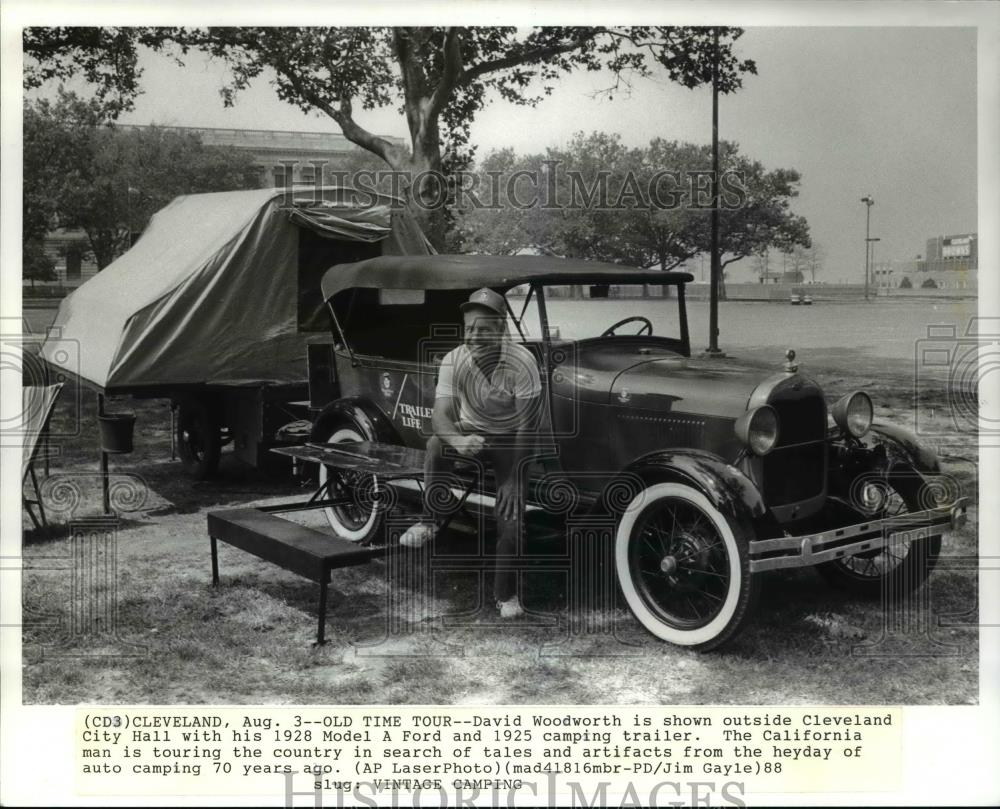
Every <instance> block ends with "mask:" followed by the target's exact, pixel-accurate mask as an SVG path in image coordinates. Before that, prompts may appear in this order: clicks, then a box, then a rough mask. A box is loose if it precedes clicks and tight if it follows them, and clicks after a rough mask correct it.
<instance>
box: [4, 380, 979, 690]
mask: <svg viewBox="0 0 1000 809" xmlns="http://www.w3.org/2000/svg"><path fill="white" fill-rule="evenodd" d="M843 367H844V365H842V364H841V365H837V366H832V367H829V368H827V369H816V368H813V367H811V368H810V369H809V370H810V372H813V373H815V375H816V378H817V379H818V380H819V381H820V382H821V384H823V385H824V386H825V388H826V389H827V391H828V393H829V394H840V393H843V392H846V391H847V390H850V389H855V388H865V389H867V390H869V392H871V393H872V396H873V399H874V401H875V404H876V416H877V418H879V419H886V420H892V421H898V422H900V423H902V424H904V425H906V424H909V423H912V412H911V411H912V405H911V401H910V399H911V396H912V382H911V381H908V380H907V378H906V377H905V373H904V371H903V369H899V370H898V371H897V373H896V374H895V375H894V374H893V373H891V372H887V371H886V370H885V369H884V368H880V367H876V366H871V367H862V368H854V369H853V370H852V371H851V373H847V372H845V371H843V370H842V369H843ZM921 396H922V398H923V400H924V403H925V404H926V402H927V401H929V402H931V403H932V404H933V403H934V402H936V401H939V402H940V409H939V414H944V413H945V412H946V407H945V404H946V402H945V394H944V390H943V388H942V389H940V390H935V389H924V390H922V391H921ZM92 399H93V397H92V396H84V397H83V407H84V410H83V412H82V414H81V415H80V417H79V419H78V421H79V424H80V426H81V432H80V434H79V435H78V436H75V437H71V438H67V439H64V440H60V441H57V442H56V445H57V447H58V449H59V450H60V456H59V458H58V459H57V460H56V461H55V462H54V464H53V470H52V471H53V475H66V474H73V475H76V477H74V478H73V480H74V481H75V484H74V485H75V486H76V491H78V493H79V498H80V499H79V502H78V503H77V504H76V506H75V508H74V509H73V510H69V508H68V507H66V504H65V503H64V504H63V506H64V510H62V511H59V510H58V509H53V514H52V516H53V520H54V522H55V524H56V530H55V531H54V536H53V538H45V537H43V536H41V535H40V534H39V532H36V531H33V530H26V531H25V544H24V557H25V558H24V575H23V585H24V586H23V607H24V646H23V694H24V701H25V702H26V703H43V704H49V703H59V704H66V703H69V704H73V703H87V702H95V703H101V702H104V703H219V704H227V703H237V704H240V703H247V704H254V703H293V704H300V703H320V704H325V703H333V704H337V703H340V704H349V703H413V704H428V703H454V704H461V703H465V704H493V703H497V704H502V703H515V704H516V703H537V704H544V703H565V704H571V703H572V704H586V703H653V704H712V703H721V704H817V703H819V704H822V703H830V704H834V703H839V704H864V703H901V704H968V703H975V702H976V701H977V699H978V696H977V695H978V645H977V632H976V629H975V626H974V624H975V613H976V607H977V603H978V601H977V591H976V572H975V570H970V569H968V568H969V567H970V566H971V565H964V566H963V565H942V566H941V567H940V569H939V570H938V571H936V572H935V573H934V574H933V575H932V577H931V579H930V582H929V584H928V586H927V587H925V588H924V590H922V591H921V593H920V595H919V596H918V597H916V598H914V599H912V600H911V601H910V602H908V604H907V605H906V607H905V608H898V609H897V608H892V609H888V610H887V609H886V608H883V606H882V605H881V603H880V602H878V601H875V602H872V601H865V600H862V599H859V598H857V597H853V596H849V595H846V594H844V593H842V592H839V591H836V590H833V589H830V588H829V587H828V586H827V585H826V584H825V583H823V581H822V579H820V578H819V576H818V575H817V574H816V573H815V572H814V571H813V570H810V569H804V570H799V571H795V572H792V573H781V574H772V575H768V577H767V579H766V580H765V587H764V591H763V596H762V599H761V604H760V609H759V611H758V614H757V618H756V620H755V621H754V623H753V624H752V625H751V626H750V628H749V629H748V630H747V631H745V632H744V633H743V634H742V635H741V636H740V638H739V639H738V641H737V642H736V643H735V644H733V645H732V646H731V647H729V648H727V650H725V651H722V652H713V653H709V654H698V653H693V652H689V651H685V650H683V649H680V648H677V647H673V646H669V645H667V644H663V643H660V642H659V641H656V640H654V639H652V638H651V637H650V636H649V635H647V634H646V633H645V632H644V631H643V630H642V628H641V627H640V626H639V625H638V624H637V622H636V621H635V620H634V619H633V618H632V617H631V615H630V614H629V613H628V611H627V610H626V609H625V608H624V606H623V604H622V603H621V602H620V601H619V603H615V604H610V605H609V606H608V608H607V609H605V610H600V609H593V610H590V611H588V612H586V613H584V614H582V615H581V614H578V613H576V612H573V613H571V612H570V611H569V610H568V609H567V603H568V601H569V599H568V597H567V591H568V589H569V588H568V583H567V581H566V580H565V577H561V576H552V575H551V574H548V575H545V574H541V573H535V574H527V575H526V578H525V597H524V600H525V603H526V606H527V607H528V608H529V610H530V611H531V614H530V615H529V616H527V617H526V618H525V619H523V620H521V621H518V622H516V623H512V624H509V625H502V626H498V625H497V623H496V616H495V612H493V611H492V610H488V609H487V610H480V609H478V606H479V605H478V590H477V587H476V577H475V576H474V575H472V574H468V573H461V572H444V571H437V572H436V573H435V574H434V576H433V578H432V579H431V580H428V579H427V577H421V576H419V575H416V574H411V575H406V576H403V575H402V573H403V571H401V570H399V569H398V568H397V567H396V566H395V565H393V564H390V563H388V562H385V561H376V562H373V563H372V564H370V565H367V566H364V567H357V568H348V569H345V570H340V571H335V572H334V578H333V585H332V588H331V604H330V607H329V610H328V623H327V632H328V639H329V642H328V644H327V645H326V646H325V647H321V648H314V647H312V645H311V643H312V641H313V639H314V635H315V609H316V597H317V587H316V585H314V584H313V583H311V582H309V581H306V580H305V579H302V578H300V577H298V576H296V575H294V574H291V573H288V572H286V571H283V570H281V569H279V568H277V567H275V566H272V565H269V564H267V563H264V562H262V561H260V560H258V559H256V558H254V557H251V556H249V555H247V554H245V553H242V552H241V551H238V550H236V549H233V548H230V547H229V546H227V545H224V544H220V567H221V574H222V586H221V587H218V588H213V587H212V586H211V583H210V567H209V549H208V538H207V534H206V532H205V513H206V512H207V511H209V510H211V509H213V508H219V507H222V506H226V505H234V506H235V505H246V504H250V503H265V502H268V503H270V502H280V501H282V500H288V499H294V498H296V497H298V496H301V492H300V491H299V490H298V488H297V487H296V486H295V484H293V483H291V482H287V481H277V482H276V481H274V480H269V479H267V478H265V477H263V476H261V475H258V474H257V473H255V472H252V471H251V470H247V469H244V468H241V467H240V466H239V465H238V464H237V463H236V462H235V461H234V460H233V459H231V458H226V459H224V462H223V470H222V475H221V477H220V478H219V479H218V480H215V481H210V482H194V481H191V480H189V479H186V478H185V477H184V476H183V475H182V474H181V472H180V464H179V463H178V462H172V461H170V460H169V411H168V409H167V406H166V404H165V403H163V402H155V401H146V402H135V403H128V405H127V406H128V407H129V408H132V409H134V410H136V412H137V413H138V417H139V420H138V424H137V437H136V441H137V446H136V452H135V453H133V454H132V455H129V456H122V457H120V458H117V459H114V460H113V461H112V466H113V470H114V471H115V472H117V473H119V474H124V473H128V474H130V475H135V476H138V478H140V479H141V485H140V490H141V491H140V496H139V498H138V499H136V500H134V501H133V503H132V506H131V510H130V511H128V512H127V513H125V514H123V515H122V516H123V521H122V523H121V525H120V527H119V530H118V533H117V540H116V542H117V548H116V561H117V570H116V574H115V575H114V576H110V577H109V579H108V581H107V582H106V583H104V582H102V583H94V582H90V583H85V588H86V589H88V592H90V593H98V594H104V595H106V596H107V598H108V600H109V603H113V604H115V605H116V610H117V622H116V626H115V630H114V632H113V633H109V632H95V631H93V629H92V626H93V625H92V624H87V625H86V626H85V627H84V628H82V629H80V628H78V629H77V632H76V633H74V631H73V626H72V620H71V617H72V616H73V615H74V613H73V611H72V610H71V605H72V603H73V600H74V598H78V596H77V595H74V592H73V587H72V583H71V577H70V576H69V574H68V569H69V562H68V560H69V558H70V557H71V555H72V552H73V544H72V542H71V540H70V539H68V538H67V533H68V531H67V525H68V523H69V522H70V521H72V520H79V519H80V518H82V517H86V516H95V515H97V514H98V513H99V510H100V494H99V478H98V477H97V458H98V455H97V453H98V450H97V437H96V432H95V430H96V427H95V421H96V419H95V415H94V403H93V401H92ZM72 401H73V397H72V396H68V397H65V398H64V399H63V400H61V402H60V404H59V405H58V409H57V413H56V417H55V426H56V431H57V432H58V431H59V430H60V429H62V431H63V432H71V430H70V429H68V428H69V427H70V426H71V424H72V422H73V421H74V419H76V418H77V417H76V415H75V413H74V410H73V404H72ZM936 417H940V418H943V415H939V416H936ZM942 424H944V422H942ZM975 457H976V456H975V450H974V448H973V442H972V439H971V438H970V437H966V438H965V439H958V440H957V441H956V443H954V444H952V445H950V446H949V448H948V449H947V450H946V451H945V452H943V453H942V458H943V463H944V466H945V471H947V472H949V473H951V474H953V475H955V476H956V478H958V479H959V480H960V481H961V483H962V486H963V490H964V493H965V494H967V495H968V496H969V497H970V498H972V500H973V502H975V498H976V485H977V479H978V477H977V471H976V462H975ZM314 516H316V517H318V515H314ZM310 519H311V518H310ZM976 522H977V521H976V511H975V508H972V509H971V510H970V520H969V525H968V526H966V527H965V528H964V529H962V530H961V531H960V532H958V533H956V534H954V535H952V536H950V537H946V539H945V545H944V548H943V554H944V555H945V556H946V557H966V558H973V557H974V556H975V554H976V530H977V529H976ZM25 524H27V522H26V521H25ZM470 541H474V539H472V538H470V537H468V536H462V535H456V536H455V537H454V538H453V539H451V540H449V542H451V543H453V544H454V545H455V546H458V545H460V544H461V543H463V542H465V543H468V542H470ZM445 549H447V546H445ZM401 578H403V579H405V581H400V579H401ZM619 598H620V597H619ZM942 624H945V625H942ZM901 625H902V626H903V628H902V629H900V626H901Z"/></svg>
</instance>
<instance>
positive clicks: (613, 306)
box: [507, 284, 681, 340]
mask: <svg viewBox="0 0 1000 809" xmlns="http://www.w3.org/2000/svg"><path fill="white" fill-rule="evenodd" d="M646 295H647V297H643V288H642V286H641V285H638V284H634V285H633V284H611V285H608V286H591V285H589V284H583V285H576V286H575V287H574V286H568V285H560V286H546V287H545V308H546V312H547V314H548V321H549V328H550V329H551V332H552V336H553V337H558V338H561V339H565V340H585V339H587V338H589V337H599V336H601V334H603V332H604V331H605V330H606V329H607V328H608V327H610V326H613V325H614V324H616V323H618V322H619V321H621V320H624V319H625V318H628V317H637V316H641V317H644V318H648V319H649V321H650V322H651V323H652V324H653V335H654V336H659V337H670V338H673V339H675V340H678V339H680V338H681V325H680V307H679V306H678V304H677V287H675V286H653V285H650V286H648V287H647V290H646ZM527 296H528V287H527V286H523V287H516V288H514V289H512V290H511V291H510V292H508V293H507V301H508V303H509V304H510V308H511V310H512V311H513V312H514V313H515V314H516V315H517V316H518V317H519V318H520V326H521V332H522V334H523V335H524V338H525V339H528V340H537V339H539V338H540V336H541V325H540V319H539V313H538V306H537V301H536V299H535V296H531V299H530V300H529V299H528V297H527ZM526 303H527V305H525V304H526ZM522 310H523V313H524V314H523V316H522ZM640 330H642V331H643V332H644V333H645V329H644V323H643V322H642V321H639V320H634V321H632V322H630V323H626V324H624V325H622V326H621V327H619V328H618V329H616V330H615V333H616V334H618V335H634V334H637V333H638V332H639V331H640ZM510 332H511V334H512V335H516V334H517V330H516V328H515V326H514V323H513V321H511V324H510Z"/></svg>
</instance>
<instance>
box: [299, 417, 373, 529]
mask: <svg viewBox="0 0 1000 809" xmlns="http://www.w3.org/2000/svg"><path fill="white" fill-rule="evenodd" d="M314 440H319V441H323V442H324V443H327V444H340V443H355V442H359V441H364V440H365V438H364V436H363V435H362V433H361V432H360V430H359V429H358V428H356V427H354V426H353V425H347V424H340V425H335V426H333V427H332V428H330V429H328V430H322V432H321V433H320V437H318V438H316V439H314ZM319 484H320V486H326V487H327V488H326V491H325V492H324V495H323V499H324V500H334V499H338V500H339V499H343V500H344V501H345V502H344V503H343V504H340V505H336V506H327V507H326V508H324V509H323V511H324V513H325V514H326V518H327V520H328V521H329V523H330V527H331V528H333V530H334V532H335V533H336V534H337V536H339V537H342V538H343V539H347V540H350V541H351V542H358V543H360V544H363V545H365V544H369V543H371V542H372V540H373V539H374V538H375V537H376V536H377V535H378V528H379V526H380V523H381V519H380V518H381V516H382V515H381V513H380V511H379V509H378V506H377V505H376V503H374V502H366V500H370V499H372V498H365V497H363V496H362V494H363V493H372V494H375V495H377V493H378V484H377V483H376V482H374V481H372V478H371V475H367V474H365V473H364V472H349V471H343V470H340V469H335V468H333V467H330V466H325V465H323V464H321V465H320V467H319Z"/></svg>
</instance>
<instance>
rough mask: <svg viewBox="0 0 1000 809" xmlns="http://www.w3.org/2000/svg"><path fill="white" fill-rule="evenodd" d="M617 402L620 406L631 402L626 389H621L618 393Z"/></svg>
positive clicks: (629, 394) (630, 396)
mask: <svg viewBox="0 0 1000 809" xmlns="http://www.w3.org/2000/svg"><path fill="white" fill-rule="evenodd" d="M618 401H619V402H621V403H622V404H628V403H629V402H630V401H632V394H631V393H629V392H628V388H622V389H621V390H620V391H618Z"/></svg>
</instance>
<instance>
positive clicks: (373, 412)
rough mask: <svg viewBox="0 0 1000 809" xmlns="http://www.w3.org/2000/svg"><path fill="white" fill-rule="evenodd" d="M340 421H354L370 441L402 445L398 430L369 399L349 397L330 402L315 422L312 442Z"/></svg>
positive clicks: (311, 436)
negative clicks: (329, 426)
mask: <svg viewBox="0 0 1000 809" xmlns="http://www.w3.org/2000/svg"><path fill="white" fill-rule="evenodd" d="M338 421H353V422H354V423H355V424H357V425H358V426H359V427H360V428H361V431H362V432H363V433H364V436H365V438H367V439H368V440H369V441H381V442H383V443H386V444H402V443H403V442H402V440H401V439H400V437H399V434H398V433H397V432H396V428H395V427H393V425H392V422H391V421H389V419H388V418H386V416H385V414H384V413H383V412H382V411H381V410H379V409H378V407H376V406H375V405H374V404H372V402H370V401H369V400H368V399H363V398H361V397H349V398H346V399H337V400H336V401H333V402H330V403H329V404H328V405H327V406H326V407H324V408H323V410H322V411H321V412H320V414H319V416H317V417H316V419H315V421H313V429H312V434H311V435H310V438H311V440H313V441H317V440H320V438H321V437H322V435H323V433H325V432H326V431H327V428H328V425H330V424H334V423H336V422H338Z"/></svg>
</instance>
